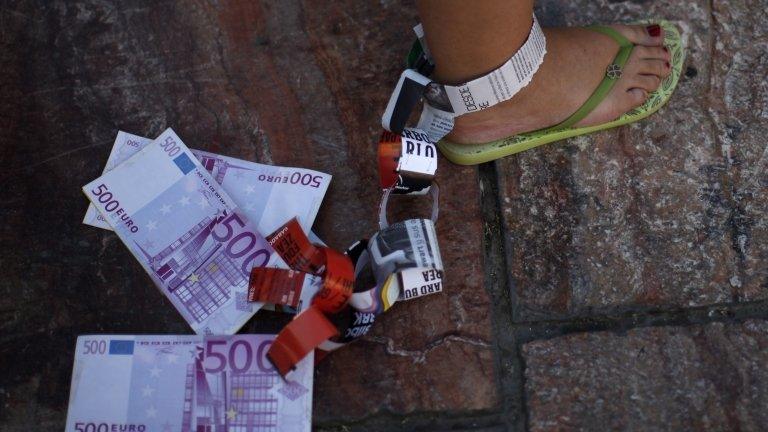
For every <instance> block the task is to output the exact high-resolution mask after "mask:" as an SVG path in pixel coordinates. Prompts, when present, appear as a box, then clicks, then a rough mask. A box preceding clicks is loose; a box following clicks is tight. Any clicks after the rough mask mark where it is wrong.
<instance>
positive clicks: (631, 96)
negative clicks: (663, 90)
mask: <svg viewBox="0 0 768 432" xmlns="http://www.w3.org/2000/svg"><path fill="white" fill-rule="evenodd" d="M646 99H648V92H647V91H645V90H643V89H640V88H633V89H629V90H627V98H626V101H625V102H626V104H627V105H626V107H625V110H624V111H629V110H631V109H633V108H637V107H639V106H640V105H642V104H643V103H645V101H646Z"/></svg>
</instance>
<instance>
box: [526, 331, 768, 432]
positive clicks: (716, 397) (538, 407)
mask: <svg viewBox="0 0 768 432" xmlns="http://www.w3.org/2000/svg"><path fill="white" fill-rule="evenodd" d="M523 357H524V359H525V364H526V366H527V369H526V371H525V378H526V383H525V389H526V404H527V410H528V425H529V427H530V430H531V431H544V430H546V431H552V430H559V431H566V430H622V431H647V430H656V431H666V430H668V431H701V430H743V431H761V430H765V429H766V427H768V413H766V410H765V409H764V408H765V406H766V404H768V372H766V365H768V321H763V320H753V321H747V322H744V323H732V324H723V323H714V324H708V325H695V326H691V327H656V328H641V329H635V330H630V331H628V332H627V333H626V334H615V333H609V332H598V333H578V334H571V335H567V336H562V337H558V338H555V339H550V340H543V341H535V342H531V343H528V344H526V345H524V347H523Z"/></svg>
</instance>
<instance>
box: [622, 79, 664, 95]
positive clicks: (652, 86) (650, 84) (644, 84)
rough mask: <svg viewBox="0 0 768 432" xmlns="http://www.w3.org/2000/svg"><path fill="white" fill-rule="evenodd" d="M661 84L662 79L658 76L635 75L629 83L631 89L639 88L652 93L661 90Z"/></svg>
mask: <svg viewBox="0 0 768 432" xmlns="http://www.w3.org/2000/svg"><path fill="white" fill-rule="evenodd" d="M660 84H661V78H660V77H658V76H656V75H635V76H634V77H632V78H631V80H630V82H629V88H631V89H634V88H638V89H642V90H645V91H647V92H652V91H654V90H656V89H657V88H659V85H660Z"/></svg>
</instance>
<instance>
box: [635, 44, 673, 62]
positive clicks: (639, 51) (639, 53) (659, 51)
mask: <svg viewBox="0 0 768 432" xmlns="http://www.w3.org/2000/svg"><path fill="white" fill-rule="evenodd" d="M632 54H633V57H637V58H641V59H655V60H665V61H669V59H670V58H671V56H670V54H669V50H668V49H667V48H666V47H648V46H636V47H635V49H634V50H632Z"/></svg>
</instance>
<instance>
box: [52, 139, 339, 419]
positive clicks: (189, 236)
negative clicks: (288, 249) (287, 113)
mask: <svg viewBox="0 0 768 432" xmlns="http://www.w3.org/2000/svg"><path fill="white" fill-rule="evenodd" d="M330 180H331V176H330V175H328V174H325V173H321V172H317V171H313V170H308V169H302V168H289V167H280V166H272V165H263V164H258V163H254V162H249V161H244V160H239V159H235V158H231V157H227V156H223V155H218V154H214V153H209V152H205V151H199V150H191V149H189V148H187V146H186V145H185V144H184V142H183V141H182V140H181V138H179V137H178V136H177V135H176V133H175V132H174V131H173V130H171V129H167V130H166V131H164V132H163V133H162V134H161V135H160V136H159V137H157V138H156V139H154V140H152V139H148V138H144V137H140V136H136V135H132V134H129V133H125V132H119V133H118V135H117V138H116V139H115V143H114V146H113V148H112V152H111V153H110V155H109V159H108V160H107V164H106V167H105V169H104V173H103V174H102V176H101V177H99V178H97V179H96V180H93V181H92V182H90V183H88V184H87V185H85V186H84V187H83V192H84V193H85V195H86V196H87V197H88V199H89V200H90V201H91V204H90V206H89V208H88V210H87V212H86V215H85V218H84V220H83V222H84V223H85V224H88V225H92V226H94V227H98V228H102V229H107V230H112V231H114V232H115V234H116V235H117V236H118V237H119V238H120V239H121V240H122V241H123V243H124V244H125V246H126V247H128V249H129V250H130V251H131V253H132V254H133V255H134V257H135V258H136V260H138V262H139V263H140V264H141V266H142V267H143V268H144V270H145V271H146V272H147V274H148V275H149V277H150V278H151V280H152V281H153V282H154V283H155V285H157V287H158V288H159V290H160V292H162V293H163V295H165V297H166V298H167V299H168V300H169V301H170V303H171V304H172V305H173V306H174V307H175V308H176V310H177V311H178V313H180V314H181V316H182V317H184V319H185V320H186V321H187V322H188V323H189V325H190V326H191V328H192V330H193V331H194V332H195V333H196V335H153V336H140V335H87V336H80V337H79V338H78V340H77V348H76V351H75V364H74V369H73V374H72V386H71V391H70V402H69V412H68V418H67V426H66V430H67V431H76V432H107V431H114V430H120V431H123V430H124V431H162V432H166V431H167V432H171V431H181V432H187V431H189V432H193V431H211V432H212V431H256V430H259V431H278V430H289V431H309V430H310V429H311V409H312V378H313V377H312V375H313V368H312V366H313V358H312V356H311V355H310V356H308V357H307V358H305V359H304V360H303V361H302V362H301V363H299V365H298V367H297V368H296V370H294V371H293V372H291V373H290V374H289V375H288V376H286V377H285V378H282V377H281V376H280V375H278V373H277V371H276V370H275V369H274V367H273V366H272V365H271V364H270V363H269V361H267V358H266V352H267V350H268V349H269V347H270V345H271V344H272V342H273V341H274V335H264V334H260V335H245V334H237V335H236V333H237V332H238V330H240V328H241V327H242V326H243V325H244V324H245V323H246V322H247V321H248V320H249V319H250V318H251V317H253V315H254V314H255V313H256V311H258V310H259V308H260V307H262V306H263V305H262V304H260V303H253V302H248V300H247V297H248V279H249V275H250V270H251V269H252V268H253V267H258V266H269V267H284V268H287V267H286V265H285V263H284V262H283V261H282V260H281V258H280V257H279V256H278V255H277V254H275V253H274V252H273V250H272V248H271V247H270V246H269V244H268V243H267V241H266V240H265V239H264V236H263V234H267V233H271V232H272V231H274V230H275V229H276V228H278V227H279V226H280V225H282V224H283V223H285V222H286V221H287V220H289V219H291V218H294V217H295V218H297V220H298V221H299V223H300V225H301V227H302V228H303V229H304V231H305V232H308V233H309V236H310V238H311V239H312V240H313V242H315V243H321V242H320V240H319V239H318V238H317V237H316V236H314V234H312V232H311V231H310V228H311V227H312V224H313V223H314V220H315V217H316V215H317V212H318V209H319V208H320V204H321V202H322V200H323V197H324V196H325V193H326V191H327V189H328V185H329V183H330ZM305 285H306V286H305V287H304V288H303V289H302V297H304V296H306V297H307V298H306V299H303V301H300V302H299V310H300V309H301V307H302V306H301V305H303V304H308V303H309V299H311V297H312V296H313V295H314V294H315V293H316V292H317V290H318V288H319V285H320V280H319V279H316V278H307V280H306V281H305ZM126 289H128V288H126ZM126 295H130V293H126ZM158 301H161V299H160V297H159V296H158ZM169 313H174V312H172V311H170V309H169Z"/></svg>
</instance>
